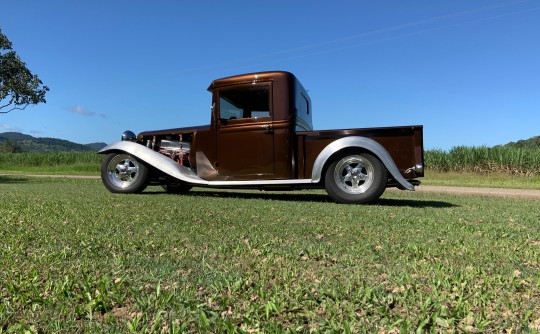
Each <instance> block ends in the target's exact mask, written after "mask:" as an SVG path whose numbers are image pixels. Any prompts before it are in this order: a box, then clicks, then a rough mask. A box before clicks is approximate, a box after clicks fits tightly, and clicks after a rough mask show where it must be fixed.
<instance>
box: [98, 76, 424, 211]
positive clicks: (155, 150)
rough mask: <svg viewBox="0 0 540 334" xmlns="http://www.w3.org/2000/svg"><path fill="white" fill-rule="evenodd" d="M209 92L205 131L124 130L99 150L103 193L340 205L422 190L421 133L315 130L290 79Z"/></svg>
mask: <svg viewBox="0 0 540 334" xmlns="http://www.w3.org/2000/svg"><path fill="white" fill-rule="evenodd" d="M208 90H209V91H210V92H211V93H212V107H211V122H210V125H206V126H197V127H186V128H177V129H168V130H159V131H146V132H141V133H139V135H137V136H135V134H134V133H133V132H131V131H126V132H124V133H123V135H122V141H120V142H117V143H114V144H111V145H108V146H106V147H105V148H103V149H102V150H101V151H100V152H99V153H102V154H107V156H106V158H105V159H104V160H103V164H102V167H101V178H102V180H103V183H104V185H105V187H107V189H109V190H110V191H111V192H113V193H138V192H141V191H143V190H144V189H145V188H146V186H147V185H149V184H154V185H161V186H162V187H163V188H164V189H165V190H166V191H167V192H171V193H184V192H186V191H189V190H190V189H191V188H192V187H194V186H198V187H214V188H255V189H283V188H289V189H305V188H325V189H326V191H327V193H328V194H329V195H330V197H332V198H333V199H334V200H335V201H337V202H340V203H370V202H373V201H376V200H377V199H378V198H379V197H380V196H381V195H382V193H383V192H384V190H385V189H386V188H387V187H398V188H400V189H407V190H414V186H415V185H418V184H420V182H419V181H417V180H416V178H418V177H422V176H423V174H424V167H423V166H424V157H423V135H422V130H423V128H422V126H400V127H385V128H365V129H344V130H313V128H312V112H313V111H312V108H311V101H310V98H309V96H308V94H307V92H306V90H305V89H304V87H302V84H301V83H300V82H299V81H298V79H297V78H296V77H295V76H294V75H293V74H291V73H288V72H261V73H251V74H244V75H238V76H232V77H227V78H222V79H218V80H214V81H213V82H212V84H211V85H210V87H209V88H208Z"/></svg>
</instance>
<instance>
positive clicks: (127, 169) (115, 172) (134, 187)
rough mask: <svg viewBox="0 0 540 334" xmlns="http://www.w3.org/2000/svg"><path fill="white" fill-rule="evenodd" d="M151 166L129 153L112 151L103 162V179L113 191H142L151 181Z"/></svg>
mask: <svg viewBox="0 0 540 334" xmlns="http://www.w3.org/2000/svg"><path fill="white" fill-rule="evenodd" d="M149 174H150V173H149V168H148V167H147V166H146V165H145V164H143V163H142V162H140V161H139V160H137V158H135V157H134V156H132V155H131V154H127V153H110V154H109V155H107V156H106V157H105V159H104V160H103V163H102V164H101V180H102V181H103V184H104V185H105V187H106V188H107V189H109V191H110V192H112V193H124V194H132V193H140V192H142V191H143V190H144V189H145V188H146V186H148V182H149V181H150V177H149V176H150V175H149Z"/></svg>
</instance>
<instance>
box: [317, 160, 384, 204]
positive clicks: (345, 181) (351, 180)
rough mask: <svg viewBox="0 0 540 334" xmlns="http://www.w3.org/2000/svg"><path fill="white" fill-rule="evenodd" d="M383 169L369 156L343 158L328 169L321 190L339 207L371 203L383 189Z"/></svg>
mask: <svg viewBox="0 0 540 334" xmlns="http://www.w3.org/2000/svg"><path fill="white" fill-rule="evenodd" d="M386 181H387V177H386V168H385V167H384V165H383V164H382V162H381V161H380V160H379V159H378V158H377V157H375V156H373V155H372V154H369V153H360V154H343V155H341V156H338V157H337V158H336V160H334V162H333V163H332V164H330V166H329V167H328V169H327V171H326V176H325V188H326V191H327V192H328V194H329V195H330V196H331V197H332V198H333V199H335V200H336V201H337V202H340V203H371V202H374V201H375V200H377V199H378V198H379V197H380V196H381V194H382V193H383V192H384V189H385V188H386Z"/></svg>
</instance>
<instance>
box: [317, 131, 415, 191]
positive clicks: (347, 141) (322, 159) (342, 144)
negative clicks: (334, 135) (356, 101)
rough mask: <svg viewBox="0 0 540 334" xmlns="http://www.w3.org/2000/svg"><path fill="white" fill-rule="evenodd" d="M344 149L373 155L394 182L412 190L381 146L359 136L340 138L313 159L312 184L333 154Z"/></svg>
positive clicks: (318, 179)
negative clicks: (366, 151)
mask: <svg viewBox="0 0 540 334" xmlns="http://www.w3.org/2000/svg"><path fill="white" fill-rule="evenodd" d="M345 148H363V149H366V150H368V151H370V152H371V153H373V154H375V155H376V156H377V157H378V158H379V159H380V160H381V162H382V163H383V164H384V166H385V167H386V169H387V170H388V172H389V173H390V174H391V175H392V177H393V178H394V179H395V180H396V181H398V182H399V183H400V184H401V185H402V186H403V187H405V189H407V190H414V186H413V185H412V184H411V183H410V182H408V181H407V180H405V178H404V177H403V176H402V175H401V173H400V172H399V170H398V168H397V166H396V163H395V162H394V159H392V156H391V155H390V153H388V151H387V150H386V149H385V148H384V147H383V146H382V145H381V144H379V143H377V142H376V141H374V140H373V139H370V138H366V137H360V136H350V137H344V138H340V139H338V140H336V141H333V142H332V143H330V144H329V145H328V146H326V147H325V148H324V149H323V150H322V151H321V153H319V155H318V156H317V159H315V163H314V164H313V172H312V174H311V178H312V182H319V181H320V180H321V176H322V172H323V168H324V166H325V164H326V162H327V161H328V159H330V157H331V156H332V155H333V154H334V153H336V152H338V151H341V150H342V149H345Z"/></svg>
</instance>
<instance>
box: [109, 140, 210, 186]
mask: <svg viewBox="0 0 540 334" xmlns="http://www.w3.org/2000/svg"><path fill="white" fill-rule="evenodd" d="M114 151H121V152H125V153H128V154H131V155H133V156H135V157H136V158H137V159H139V160H141V161H143V162H145V163H147V164H148V165H151V166H152V167H154V168H156V169H158V170H160V171H162V172H163V173H165V174H167V175H170V176H172V177H174V178H176V179H178V180H181V181H184V182H187V183H191V184H196V185H208V181H206V180H203V179H201V178H200V177H199V176H198V175H197V174H195V173H193V171H192V170H191V169H189V168H187V167H185V166H181V165H179V164H178V163H177V162H176V161H174V160H172V159H170V158H168V157H166V156H164V155H162V154H160V153H158V152H156V151H154V150H152V149H150V148H148V147H146V146H143V145H141V144H137V143H134V142H130V141H119V142H116V143H113V144H110V145H107V146H105V147H104V148H103V149H101V150H100V151H99V152H98V153H99V154H107V153H110V152H114Z"/></svg>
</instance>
